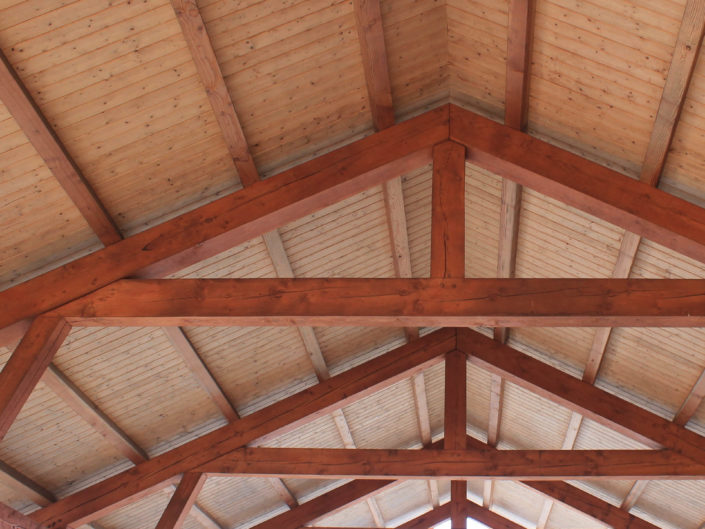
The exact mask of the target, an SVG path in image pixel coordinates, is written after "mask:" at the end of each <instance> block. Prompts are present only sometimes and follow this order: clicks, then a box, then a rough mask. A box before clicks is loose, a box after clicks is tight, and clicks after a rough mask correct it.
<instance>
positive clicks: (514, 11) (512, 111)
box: [504, 0, 535, 130]
mask: <svg viewBox="0 0 705 529" xmlns="http://www.w3.org/2000/svg"><path fill="white" fill-rule="evenodd" d="M534 10H535V0H510V1H509V8H508V11H509V30H508V34H507V79H506V89H505V97H504V99H505V107H504V123H505V124H506V125H508V126H510V127H512V128H515V129H517V130H525V129H526V123H527V121H528V114H529V81H530V79H531V75H530V69H531V41H532V34H533V28H534V22H533V19H534Z"/></svg>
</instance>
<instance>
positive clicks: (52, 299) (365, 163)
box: [0, 106, 448, 327]
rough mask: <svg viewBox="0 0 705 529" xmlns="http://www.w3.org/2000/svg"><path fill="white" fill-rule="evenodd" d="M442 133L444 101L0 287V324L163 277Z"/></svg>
mask: <svg viewBox="0 0 705 529" xmlns="http://www.w3.org/2000/svg"><path fill="white" fill-rule="evenodd" d="M447 136H448V107H447V106H444V107H442V108H439V109H437V110H433V111H430V112H428V113H426V114H423V115H421V116H418V117H415V118H412V119H410V120H408V121H405V122H403V123H401V124H399V125H395V126H393V127H390V128H388V129H386V130H384V131H382V132H379V133H377V134H374V135H372V136H368V137H367V138H364V139H362V140H359V141H356V142H354V143H352V144H350V145H347V146H345V147H342V148H340V149H337V150H335V151H332V152H330V153H328V154H325V155H323V156H320V157H318V158H316V159H315V160H312V161H310V162H306V163H303V164H301V165H298V166H296V167H294V168H292V169H289V170H287V171H284V172H283V173H280V174H279V175H277V176H274V177H272V178H269V179H267V180H265V181H262V182H257V183H256V184H253V185H252V186H250V187H248V188H245V189H242V190H240V191H237V192H235V193H232V194H231V195H228V196H226V197H223V198H221V199H219V200H216V201H214V202H211V203H209V204H207V205H204V206H202V207H199V208H196V209H195V210H192V211H190V212H188V213H185V214H183V215H180V216H178V217H176V218H174V219H171V220H169V221H167V222H165V223H163V224H160V225H158V226H155V227H153V228H150V229H148V230H145V231H143V232H140V233H139V234H137V235H134V236H132V237H128V238H127V239H124V240H123V241H120V242H118V243H116V244H113V245H112V246H109V247H107V248H104V249H102V250H99V251H97V252H94V253H92V254H90V255H87V256H85V257H82V258H80V259H77V260H75V261H73V262H71V263H69V264H67V265H65V266H62V267H59V268H57V269H55V270H52V271H50V272H47V273H45V274H42V275H40V276H38V277H36V278H34V279H31V280H28V281H26V282H24V283H21V284H19V285H17V286H15V287H12V288H9V289H7V290H5V291H3V292H0V306H2V307H3V308H4V310H3V312H2V313H0V327H6V326H8V325H11V324H12V323H15V322H17V321H20V320H23V319H25V318H28V317H33V316H36V315H38V314H39V313H42V312H45V311H46V310H49V309H51V308H54V307H57V306H59V305H61V304H63V303H66V302H68V301H70V300H72V299H75V298H77V297H79V296H82V295H84V294H87V293H89V292H91V291H93V290H95V289H97V288H100V287H101V286H105V285H107V284H109V283H111V282H113V281H115V280H117V279H120V278H123V277H126V276H130V275H138V276H140V277H164V276H165V275H168V274H170V273H173V272H175V271H177V270H180V269H182V268H184V267H186V266H189V265H191V264H193V263H196V262H199V261H201V260H203V259H206V258H208V257H211V256H213V255H216V254H218V253H220V252H222V251H224V250H226V249H228V248H232V247H233V246H235V245H237V244H240V243H242V242H245V241H247V240H249V239H252V238H253V237H256V236H259V235H262V234H263V233H266V232H269V231H271V230H273V229H274V228H276V227H278V226H281V225H283V224H286V223H287V222H290V221H292V220H296V219H298V218H301V217H302V216H305V215H307V214H310V213H312V212H314V211H317V210H319V209H321V208H324V207H326V206H329V205H331V204H335V203H336V202H339V201H341V200H343V199H345V198H347V197H349V196H352V195H355V194H356V193H359V192H361V191H364V190H365V189H368V188H370V187H373V186H375V185H379V184H381V183H382V182H384V181H386V180H388V179H390V178H392V177H394V176H397V175H399V174H402V173H403V172H405V171H408V170H410V169H413V168H416V167H419V166H420V165H423V164H424V163H428V162H429V161H430V159H431V158H430V156H431V147H432V146H433V145H434V144H435V143H437V142H439V141H443V140H445V139H446V138H447ZM265 197H266V198H265ZM57 285H60V288H57Z"/></svg>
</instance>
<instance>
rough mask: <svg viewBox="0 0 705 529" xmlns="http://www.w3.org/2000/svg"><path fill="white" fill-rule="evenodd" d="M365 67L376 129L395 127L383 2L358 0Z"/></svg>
mask: <svg viewBox="0 0 705 529" xmlns="http://www.w3.org/2000/svg"><path fill="white" fill-rule="evenodd" d="M353 8H354V10H355V22H356V24H357V34H358V38H359V40H360V52H361V53H362V66H363V68H364V70H365V81H366V83H367V94H368V97H369V100H370V110H371V111H372V121H373V122H374V125H375V129H377V130H382V129H386V128H387V127H391V126H392V125H394V104H393V103H392V87H391V82H390V80H389V67H388V65H387V49H386V46H385V44H384V29H383V27H382V12H381V9H380V5H379V0H354V1H353Z"/></svg>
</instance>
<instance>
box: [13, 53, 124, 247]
mask: <svg viewBox="0 0 705 529" xmlns="http://www.w3.org/2000/svg"><path fill="white" fill-rule="evenodd" d="M0 86H1V87H2V89H0V99H2V101H3V103H4V104H5V106H6V107H7V109H8V110H9V111H10V113H11V114H12V116H13V117H14V118H15V121H17V124H18V125H19V126H20V128H21V129H22V131H23V132H24V133H25V135H26V136H27V139H28V140H29V141H30V142H31V143H32V145H33V146H34V148H35V149H36V150H37V153H39V155H40V156H41V157H42V159H43V160H44V162H45V163H46V165H47V167H49V170H50V171H51V172H52V174H53V175H54V177H56V179H57V180H58V181H59V183H60V184H61V187H63V189H64V191H66V194H67V195H68V196H69V198H70V199H71V201H72V202H73V203H74V205H75V206H76V207H77V208H78V210H79V211H80V212H81V215H83V218H85V219H86V222H87V223H88V225H89V226H90V227H91V229H92V230H93V231H94V232H95V234H96V235H97V236H98V238H99V239H100V240H101V242H102V243H103V244H104V245H105V246H108V245H111V244H114V243H116V242H118V241H120V240H122V235H121V234H120V231H119V230H118V228H117V226H116V224H115V223H114V222H113V220H112V218H110V215H109V214H108V212H107V211H106V209H105V207H104V206H103V204H101V202H100V200H99V199H98V197H97V195H96V194H95V193H94V192H93V190H92V189H91V187H90V186H89V185H88V183H87V182H86V180H85V178H84V177H83V175H82V174H81V172H80V170H79V168H78V166H77V165H76V163H75V162H74V161H73V159H72V158H71V156H70V155H69V153H68V151H67V150H66V148H65V147H64V145H63V144H62V143H61V141H60V140H59V137H58V136H57V135H56V133H55V132H54V129H53V128H52V126H51V124H49V123H48V122H47V120H46V119H45V118H44V116H43V115H42V113H41V111H40V110H39V107H37V105H36V104H35V103H34V101H33V99H32V96H31V95H30V94H29V92H28V91H27V90H26V88H25V87H24V85H23V84H22V81H21V80H20V78H19V77H18V76H17V75H16V73H15V71H14V70H13V68H12V66H11V65H10V63H9V61H8V60H7V58H6V57H5V55H4V54H2V53H1V52H0Z"/></svg>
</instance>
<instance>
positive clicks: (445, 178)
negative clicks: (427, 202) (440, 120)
mask: <svg viewBox="0 0 705 529" xmlns="http://www.w3.org/2000/svg"><path fill="white" fill-rule="evenodd" d="M431 215H432V217H431V277H439V278H445V277H454V278H459V277H465V147H463V146H462V145H459V144H457V143H455V142H451V141H447V142H443V143H439V144H438V145H436V146H435V147H434V148H433V197H432V213H431Z"/></svg>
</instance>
